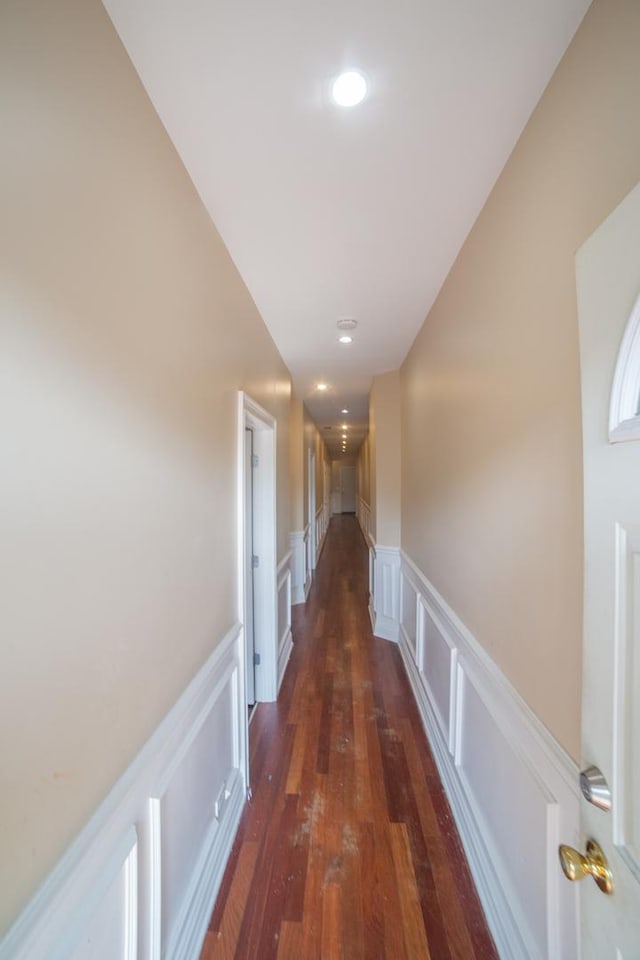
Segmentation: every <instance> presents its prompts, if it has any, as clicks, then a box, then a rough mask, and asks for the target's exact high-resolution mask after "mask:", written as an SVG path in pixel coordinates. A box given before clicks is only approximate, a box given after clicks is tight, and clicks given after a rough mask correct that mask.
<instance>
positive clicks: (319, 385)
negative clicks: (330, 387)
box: [316, 383, 327, 390]
mask: <svg viewBox="0 0 640 960" xmlns="http://www.w3.org/2000/svg"><path fill="white" fill-rule="evenodd" d="M316 389H317V390H326V389H327V385H326V383H317V384H316Z"/></svg>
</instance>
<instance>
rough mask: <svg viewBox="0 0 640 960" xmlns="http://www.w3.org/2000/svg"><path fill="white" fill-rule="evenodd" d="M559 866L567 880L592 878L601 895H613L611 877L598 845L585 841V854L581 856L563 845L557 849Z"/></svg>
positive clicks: (593, 841)
mask: <svg viewBox="0 0 640 960" xmlns="http://www.w3.org/2000/svg"><path fill="white" fill-rule="evenodd" d="M558 854H559V856H560V865H561V866H562V870H563V873H564V875H565V877H566V878H567V880H583V879H584V878H585V877H588V876H592V877H593V879H594V880H595V882H596V883H597V884H598V886H599V887H600V889H601V890H602V892H603V893H613V876H612V875H611V870H610V869H609V864H608V863H607V860H606V857H605V855H604V853H603V852H602V849H601V847H600V844H599V843H596V841H595V840H587V852H586V855H585V856H583V855H582V854H581V853H580V852H579V851H578V850H574V849H573V847H567V846H566V845H565V844H564V843H563V844H561V846H560V847H559V848H558Z"/></svg>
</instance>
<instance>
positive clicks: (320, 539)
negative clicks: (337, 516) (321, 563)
mask: <svg viewBox="0 0 640 960" xmlns="http://www.w3.org/2000/svg"><path fill="white" fill-rule="evenodd" d="M330 519H331V511H330V509H329V503H328V501H326V500H325V501H324V503H323V504H322V506H321V507H320V509H319V510H318V511H317V513H316V562H315V564H314V569H315V567H316V566H317V565H318V559H319V557H320V554H321V553H322V548H323V547H324V540H325V537H326V535H327V529H328V527H329V520H330Z"/></svg>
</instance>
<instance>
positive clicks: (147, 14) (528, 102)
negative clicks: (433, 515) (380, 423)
mask: <svg viewBox="0 0 640 960" xmlns="http://www.w3.org/2000/svg"><path fill="white" fill-rule="evenodd" d="M104 3H105V7H106V8H107V11H108V12H109V15H110V16H111V18H112V20H113V22H114V24H115V27H116V29H117V30H118V33H119V34H120V37H121V39H122V41H123V43H124V45H125V47H126V48H127V50H128V52H129V55H130V57H131V59H132V61H133V64H134V66H135V68H136V70H137V72H138V74H139V75H140V77H141V79H142V82H143V83H144V85H145V87H146V89H147V91H148V94H149V96H150V98H151V100H152V102H153V104H154V106H155V108H156V110H157V112H158V114H159V116H160V118H161V119H162V121H163V123H164V125H165V127H166V129H167V131H168V133H169V135H170V137H171V139H172V140H173V142H174V144H175V146H176V148H177V150H178V152H179V154H180V156H181V157H182V160H183V162H184V164H185V166H186V168H187V170H188V171H189V173H190V175H191V177H192V179H193V182H194V183H195V185H196V188H197V189H198V191H199V193H200V196H201V197H202V199H203V201H204V203H205V205H206V207H207V209H208V210H209V213H210V214H211V217H212V219H213V221H214V222H215V224H216V227H217V228H218V230H219V231H220V233H221V234H222V237H223V239H224V241H225V243H226V244H227V247H228V249H229V251H230V253H231V256H232V257H233V259H234V262H235V263H236V266H237V267H238V269H239V271H240V273H241V275H242V277H243V279H244V281H245V283H246V284H247V287H248V288H249V290H250V292H251V294H252V296H253V298H254V300H255V302H256V304H257V306H258V308H259V310H260V312H261V314H262V316H263V318H264V320H265V322H266V324H267V326H268V327H269V330H270V331H271V334H272V336H273V338H274V340H275V342H276V344H277V346H278V348H279V350H280V352H281V354H282V356H283V358H284V360H285V362H286V363H287V365H288V367H289V369H290V371H291V373H292V377H293V381H294V388H295V389H296V391H297V392H298V394H299V395H300V396H302V397H303V398H304V400H305V403H306V404H307V407H308V408H309V410H310V412H311V413H312V415H313V416H314V418H315V420H316V422H317V423H318V425H319V426H320V427H324V426H325V425H332V427H333V429H334V430H335V426H336V424H338V423H339V422H342V421H343V419H344V418H343V417H342V416H341V415H340V413H339V411H340V408H341V407H343V406H345V405H346V406H347V407H348V408H349V410H350V415H349V417H348V418H347V419H348V420H350V422H352V424H353V426H354V427H356V426H359V428H360V429H359V430H358V431H357V433H358V436H362V434H363V431H364V430H365V429H366V422H367V417H368V405H367V394H368V391H369V388H370V384H371V377H372V375H374V374H376V373H381V372H384V371H387V370H392V369H395V368H397V367H398V366H399V365H400V363H401V362H402V360H403V359H404V357H405V355H406V353H407V351H408V349H409V347H410V345H411V343H412V342H413V339H414V338H415V336H416V334H417V332H418V330H419V328H420V325H421V324H422V322H423V321H424V319H425V316H426V314H427V312H428V310H429V308H430V306H431V305H432V303H433V301H434V299H435V297H436V295H437V293H438V290H439V289H440V287H441V285H442V283H443V281H444V279H445V277H446V274H447V272H448V271H449V269H450V267H451V265H452V263H453V261H454V259H455V257H456V254H457V253H458V251H459V249H460V247H461V245H462V243H463V241H464V239H465V237H466V235H467V233H468V231H469V229H470V228H471V226H472V224H473V222H474V220H475V219H476V217H477V215H478V213H479V211H480V209H481V208H482V205H483V204H484V202H485V200H486V198H487V196H488V194H489V191H490V190H491V187H492V185H493V183H494V182H495V180H496V178H497V176H498V174H499V173H500V170H501V169H502V167H503V166H504V163H505V161H506V159H507V157H508V155H509V153H510V152H511V150H512V148H513V146H514V144H515V142H516V140H517V138H518V135H519V134H520V132H521V130H522V128H523V126H524V125H525V123H526V121H527V119H528V117H529V115H530V114H531V111H532V109H533V107H534V106H535V104H536V103H537V101H538V99H539V98H540V95H541V93H542V91H543V89H544V87H545V86H546V84H547V82H548V80H549V79H550V77H551V74H552V72H553V70H554V68H555V66H556V65H557V63H558V61H559V60H560V58H561V56H562V54H563V52H564V50H565V49H566V47H567V45H568V43H569V41H570V39H571V37H572V36H573V34H574V32H575V30H576V29H577V26H578V24H579V22H580V20H581V18H582V16H583V15H584V13H585V11H586V9H587V7H588V5H589V3H588V0H393V2H391V0H386V2H381V0H322V2H315V3H312V2H305V0H269V2H264V0H104ZM347 67H357V68H359V69H361V70H362V71H364V72H365V73H366V75H367V76H368V78H369V82H370V93H369V96H368V97H367V99H366V100H365V101H364V103H363V104H361V105H360V106H358V107H354V108H352V109H344V108H342V109H341V108H338V107H336V106H334V105H332V103H331V102H330V99H329V89H330V84H331V81H332V79H333V78H334V77H335V76H336V74H337V73H339V72H340V71H341V70H343V69H344V68H347ZM341 317H353V318H355V319H356V320H357V321H358V328H357V330H356V332H355V338H354V343H353V344H352V345H350V346H347V347H345V346H341V345H340V344H338V343H337V334H338V331H337V328H336V321H337V320H338V319H339V318H341ZM319 380H326V381H327V382H328V383H329V384H330V391H328V393H327V395H326V396H324V397H321V396H319V395H318V394H317V392H316V391H315V384H316V383H317V382H318V381H319ZM345 400H346V403H345ZM327 433H329V432H328V431H327ZM330 446H331V448H332V450H333V451H334V452H335V451H336V447H334V445H333V444H331V445H330Z"/></svg>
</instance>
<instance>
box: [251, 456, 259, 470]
mask: <svg viewBox="0 0 640 960" xmlns="http://www.w3.org/2000/svg"><path fill="white" fill-rule="evenodd" d="M251 466H252V467H259V466H260V458H259V456H258V454H257V453H252V454H251Z"/></svg>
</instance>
